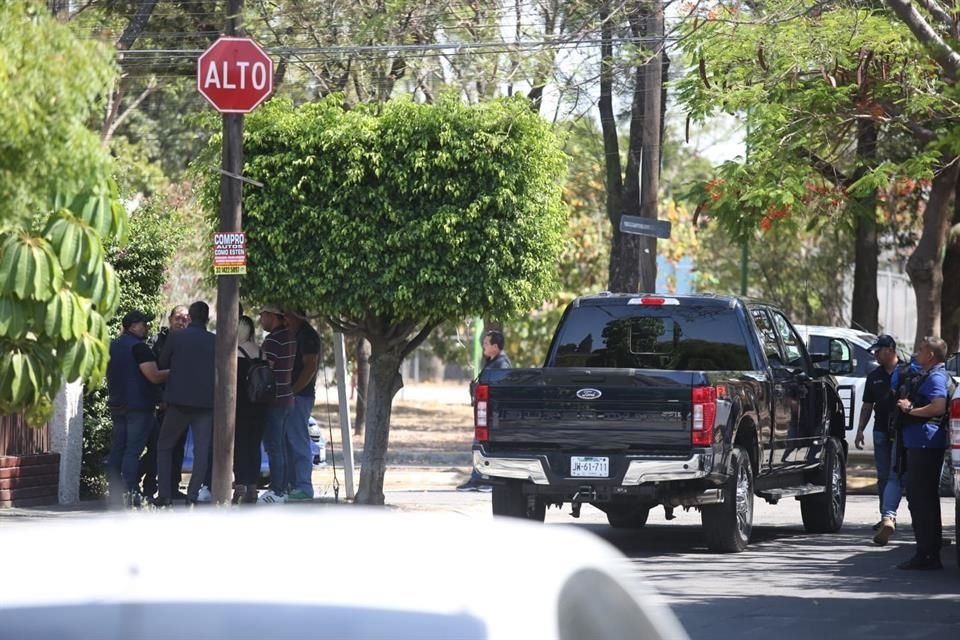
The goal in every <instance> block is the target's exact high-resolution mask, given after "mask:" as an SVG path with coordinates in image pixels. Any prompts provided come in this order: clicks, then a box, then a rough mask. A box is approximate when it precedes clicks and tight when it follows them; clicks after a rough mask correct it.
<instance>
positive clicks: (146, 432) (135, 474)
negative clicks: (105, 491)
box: [107, 408, 154, 495]
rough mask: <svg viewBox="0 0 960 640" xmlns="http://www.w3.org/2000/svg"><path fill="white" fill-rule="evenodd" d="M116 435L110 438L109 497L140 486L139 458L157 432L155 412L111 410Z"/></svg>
mask: <svg viewBox="0 0 960 640" xmlns="http://www.w3.org/2000/svg"><path fill="white" fill-rule="evenodd" d="M110 418H111V420H113V431H112V433H111V436H110V457H109V458H108V459H107V478H108V479H109V481H110V493H112V494H114V495H120V494H121V493H124V492H129V491H134V490H135V489H137V488H138V487H139V486H140V454H141V453H143V448H144V447H145V446H146V444H147V438H149V437H150V432H151V431H153V428H154V415H153V411H140V410H136V409H117V408H114V409H110Z"/></svg>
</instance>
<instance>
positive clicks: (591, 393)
mask: <svg viewBox="0 0 960 640" xmlns="http://www.w3.org/2000/svg"><path fill="white" fill-rule="evenodd" d="M602 395H603V393H602V392H601V391H600V389H580V390H579V391H577V397H578V398H580V399H581V400H596V399H597V398H599V397H600V396H602Z"/></svg>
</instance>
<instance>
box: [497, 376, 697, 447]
mask: <svg viewBox="0 0 960 640" xmlns="http://www.w3.org/2000/svg"><path fill="white" fill-rule="evenodd" d="M489 374H490V375H485V376H484V379H483V380H481V381H482V382H484V383H486V384H488V385H489V394H490V396H489V398H490V400H489V414H488V415H489V418H488V419H489V425H490V431H489V443H490V444H491V445H493V446H494V447H495V446H496V445H497V444H504V445H506V444H510V445H511V446H517V445H519V446H524V445H536V446H537V447H539V448H543V447H544V446H547V447H550V446H551V445H554V446H555V448H564V449H593V450H605V451H610V450H644V449H651V450H652V449H656V450H659V451H662V452H677V453H680V452H683V451H688V450H689V449H690V447H691V445H690V432H691V429H692V417H691V415H690V414H691V398H690V394H691V388H692V387H693V386H694V384H695V381H697V382H698V383H699V379H700V378H701V374H697V373H692V372H688V371H680V372H674V371H661V370H644V369H603V370H597V369H575V368H556V369H551V368H545V369H510V370H502V371H497V372H489Z"/></svg>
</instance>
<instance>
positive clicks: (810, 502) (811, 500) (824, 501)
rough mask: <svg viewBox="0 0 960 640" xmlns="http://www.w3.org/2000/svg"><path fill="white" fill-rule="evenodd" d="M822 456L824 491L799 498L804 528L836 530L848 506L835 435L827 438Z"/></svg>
mask: <svg viewBox="0 0 960 640" xmlns="http://www.w3.org/2000/svg"><path fill="white" fill-rule="evenodd" d="M823 458H824V460H823V469H822V470H821V471H820V474H821V478H822V481H823V486H824V492H823V493H817V494H814V495H811V496H803V497H801V498H800V515H801V516H803V528H804V529H806V530H807V531H808V532H810V533H836V532H837V531H839V530H840V527H842V526H843V516H844V512H845V511H846V508H847V465H846V462H845V460H844V457H843V450H842V449H841V448H840V445H839V443H837V439H836V438H828V439H827V441H826V444H825V446H824V455H823Z"/></svg>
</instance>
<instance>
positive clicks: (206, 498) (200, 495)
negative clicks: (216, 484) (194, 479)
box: [197, 485, 213, 502]
mask: <svg viewBox="0 0 960 640" xmlns="http://www.w3.org/2000/svg"><path fill="white" fill-rule="evenodd" d="M212 501H213V494H211V493H210V487H208V486H207V485H202V486H201V487H200V491H197V502H212Z"/></svg>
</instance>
